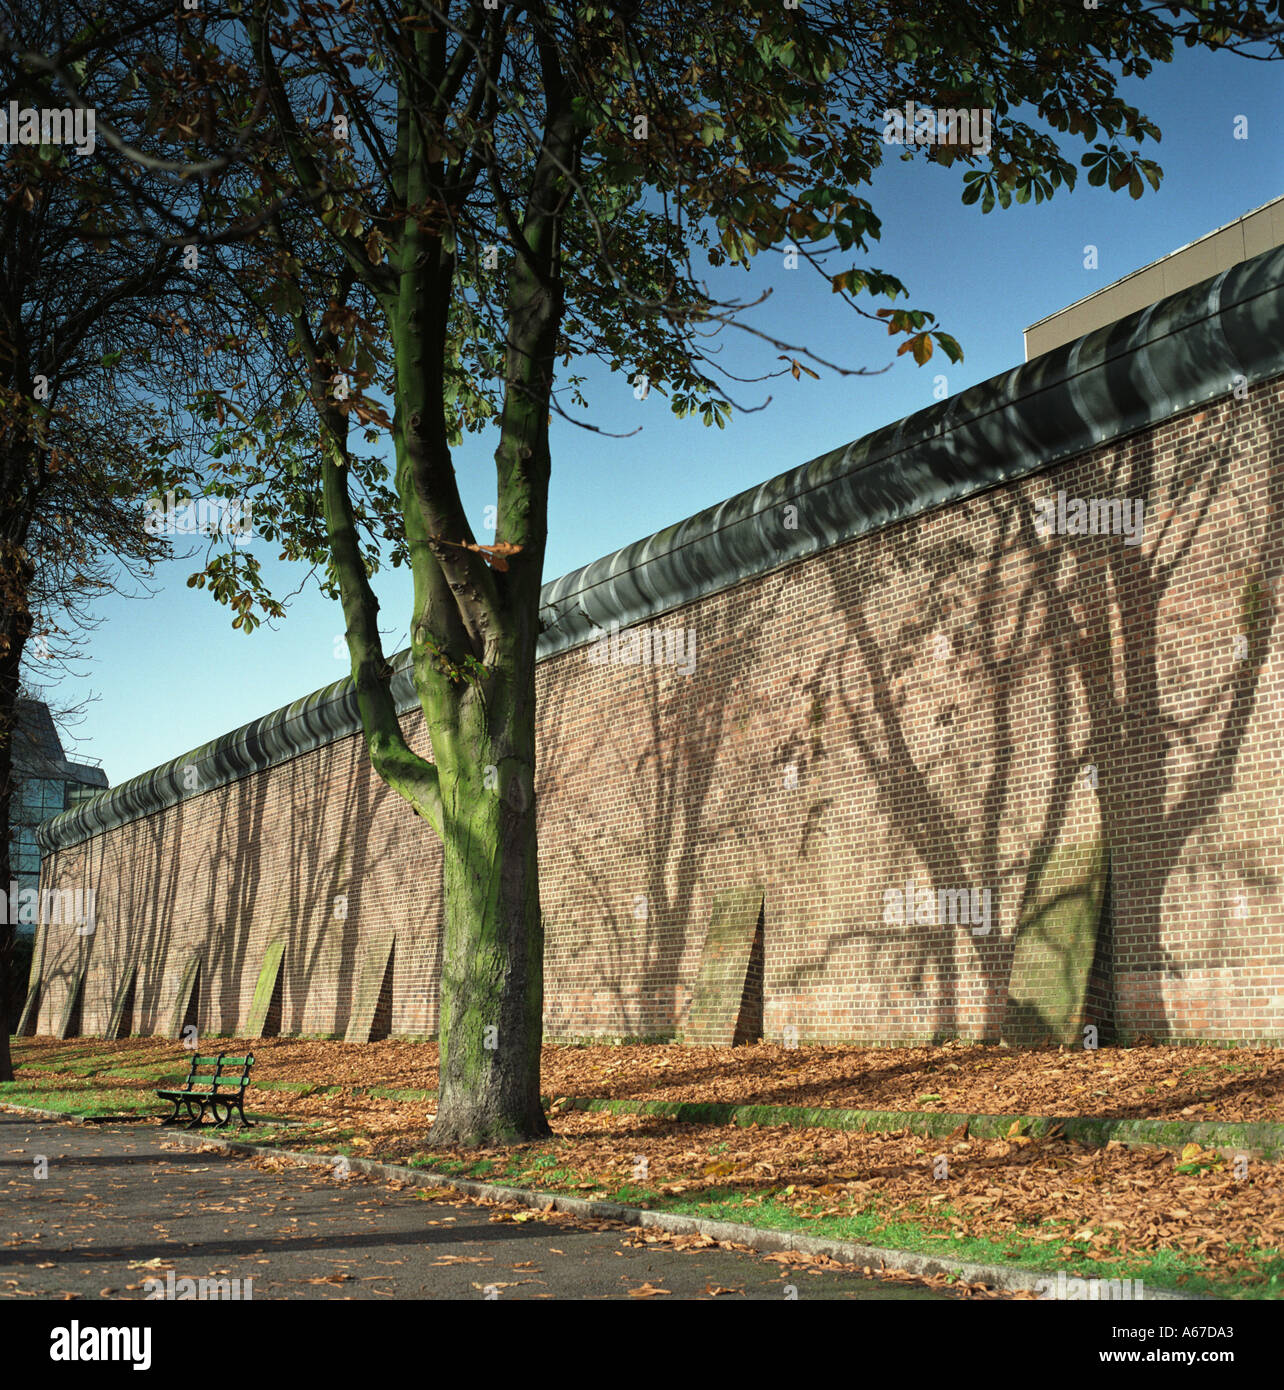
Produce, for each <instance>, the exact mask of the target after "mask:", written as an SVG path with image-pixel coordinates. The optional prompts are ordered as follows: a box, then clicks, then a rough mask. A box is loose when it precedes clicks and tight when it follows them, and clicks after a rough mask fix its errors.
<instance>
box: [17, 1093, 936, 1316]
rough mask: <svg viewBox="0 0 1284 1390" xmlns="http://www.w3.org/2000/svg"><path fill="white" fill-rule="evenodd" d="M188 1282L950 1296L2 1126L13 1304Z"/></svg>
mask: <svg viewBox="0 0 1284 1390" xmlns="http://www.w3.org/2000/svg"><path fill="white" fill-rule="evenodd" d="M41 1159H43V1160H44V1163H41V1162H40V1160H41ZM41 1172H43V1173H44V1176H38V1174H39V1173H41ZM518 1215H520V1216H521V1217H522V1218H523V1219H521V1220H514V1219H513V1218H514V1216H518ZM495 1218H499V1219H495ZM635 1242H637V1243H635ZM170 1271H172V1273H173V1277H174V1280H175V1285H174V1287H175V1290H176V1292H178V1293H179V1294H181V1293H182V1292H183V1291H184V1290H185V1289H186V1288H188V1286H185V1285H182V1284H179V1283H178V1282H177V1281H178V1280H181V1279H192V1280H199V1279H202V1278H204V1279H237V1280H240V1281H242V1283H241V1286H240V1287H241V1288H242V1289H244V1287H245V1281H246V1280H251V1279H252V1280H253V1285H252V1297H253V1298H255V1299H276V1298H298V1299H318V1298H334V1299H352V1298H359V1299H395V1298H411V1299H428V1298H431V1299H438V1298H450V1299H482V1298H487V1297H489V1298H502V1299H509V1298H519V1299H529V1298H585V1299H611V1298H637V1297H639V1296H640V1297H656V1298H664V1297H665V1294H664V1293H659V1292H656V1293H654V1294H651V1293H650V1292H648V1289H650V1290H657V1291H658V1290H665V1291H667V1295H668V1296H669V1297H672V1298H711V1297H719V1298H721V1299H723V1300H727V1299H738V1298H756V1299H783V1298H789V1297H797V1298H799V1299H898V1300H905V1299H941V1298H949V1297H950V1296H949V1295H942V1294H937V1293H935V1292H933V1291H932V1290H930V1289H927V1288H925V1287H923V1286H921V1285H913V1284H906V1283H900V1282H893V1281H892V1280H884V1279H878V1278H874V1279H869V1278H858V1277H854V1276H851V1275H847V1274H844V1273H841V1272H833V1271H828V1270H826V1271H822V1272H819V1273H814V1272H811V1271H809V1270H806V1269H799V1268H792V1269H791V1268H789V1267H788V1266H785V1265H782V1264H780V1263H776V1262H772V1261H770V1260H766V1259H764V1258H762V1257H760V1256H756V1255H752V1254H742V1253H739V1252H737V1251H734V1250H723V1249H719V1248H711V1249H684V1250H675V1249H673V1248H665V1247H663V1246H656V1245H649V1246H648V1245H646V1244H645V1243H642V1242H641V1237H640V1235H639V1234H638V1233H637V1232H636V1231H631V1230H623V1229H621V1228H620V1227H618V1226H609V1225H608V1224H607V1223H604V1222H586V1221H580V1220H577V1219H575V1218H572V1217H568V1216H566V1215H564V1214H562V1213H556V1212H554V1213H547V1214H545V1213H531V1214H529V1215H528V1214H527V1213H525V1212H520V1213H514V1212H512V1211H508V1210H504V1211H500V1210H497V1208H495V1207H494V1206H487V1205H480V1204H476V1203H472V1202H468V1201H463V1200H460V1199H457V1198H453V1197H452V1198H450V1199H446V1200H443V1199H441V1198H439V1197H435V1196H434V1197H432V1198H431V1199H429V1200H425V1198H424V1196H423V1195H422V1189H416V1188H414V1187H405V1188H400V1189H399V1188H397V1187H395V1186H390V1185H389V1184H388V1183H386V1182H383V1181H381V1180H378V1179H367V1178H363V1177H359V1176H356V1175H354V1176H352V1177H349V1178H347V1179H346V1180H342V1179H340V1178H338V1177H336V1176H335V1175H334V1174H332V1173H330V1172H323V1171H321V1170H318V1169H305V1168H297V1167H293V1168H288V1169H283V1170H281V1171H274V1170H273V1169H272V1168H271V1167H270V1166H264V1164H263V1162H262V1161H257V1162H256V1161H251V1160H248V1159H246V1158H238V1157H235V1156H232V1155H229V1154H227V1153H224V1152H222V1151H219V1150H215V1149H212V1148H211V1149H205V1150H200V1149H194V1148H186V1147H183V1146H182V1145H179V1144H174V1143H173V1142H172V1141H170V1140H169V1138H168V1136H167V1134H166V1132H165V1131H164V1130H161V1129H159V1128H158V1127H157V1126H156V1125H154V1124H152V1123H150V1122H149V1123H146V1124H141V1123H140V1124H118V1125H79V1124H73V1123H64V1122H58V1121H47V1120H37V1119H34V1118H32V1117H30V1116H25V1115H13V1114H6V1113H4V1112H2V1111H0V1297H3V1298H4V1299H6V1300H8V1299H16V1300H18V1301H20V1302H21V1301H25V1299H27V1298H33V1297H34V1298H39V1299H54V1298H64V1297H66V1296H67V1295H69V1294H70V1295H72V1296H76V1297H79V1298H84V1299H143V1298H147V1297H148V1296H149V1294H154V1293H155V1291H156V1287H157V1286H148V1285H147V1284H146V1283H145V1281H146V1280H148V1279H154V1280H166V1281H168V1277H169V1273H170ZM215 1287H217V1286H215ZM635 1290H641V1291H642V1293H641V1294H639V1293H636V1292H634V1291H635ZM713 1290H721V1291H723V1292H720V1293H717V1294H715V1293H713V1292H712V1291H713ZM726 1291H731V1292H726ZM791 1291H792V1292H791Z"/></svg>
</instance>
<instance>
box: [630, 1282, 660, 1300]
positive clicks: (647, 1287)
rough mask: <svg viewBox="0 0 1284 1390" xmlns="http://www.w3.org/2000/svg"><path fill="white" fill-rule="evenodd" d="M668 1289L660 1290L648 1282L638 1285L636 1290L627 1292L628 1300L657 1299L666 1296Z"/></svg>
mask: <svg viewBox="0 0 1284 1390" xmlns="http://www.w3.org/2000/svg"><path fill="white" fill-rule="evenodd" d="M668 1292H669V1290H668V1289H662V1288H660V1287H659V1285H657V1284H653V1283H651V1282H650V1280H648V1281H647V1282H646V1283H645V1284H641V1285H639V1286H638V1287H637V1288H636V1289H630V1290H629V1297H630V1298H657V1297H659V1295H661V1294H667V1293H668Z"/></svg>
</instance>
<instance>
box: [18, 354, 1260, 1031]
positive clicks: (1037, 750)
mask: <svg viewBox="0 0 1284 1390" xmlns="http://www.w3.org/2000/svg"><path fill="white" fill-rule="evenodd" d="M1282 421H1284V381H1282V380H1281V379H1276V380H1274V381H1272V382H1267V383H1264V384H1262V385H1260V386H1257V387H1255V388H1253V389H1252V390H1251V391H1250V392H1249V394H1248V397H1247V399H1246V400H1235V399H1233V398H1232V397H1227V398H1224V399H1223V400H1222V401H1220V402H1218V403H1216V404H1215V405H1212V406H1209V407H1203V408H1199V409H1197V410H1193V411H1188V412H1186V413H1184V414H1182V415H1180V416H1177V417H1174V418H1173V419H1171V420H1169V421H1168V422H1166V423H1165V424H1164V425H1163V426H1162V427H1160V428H1158V429H1155V430H1151V431H1147V432H1144V433H1141V434H1138V435H1134V436H1132V437H1130V438H1128V439H1126V440H1124V441H1122V442H1119V443H1116V444H1113V445H1110V446H1108V447H1103V448H1101V449H1098V450H1095V451H1093V452H1092V453H1090V454H1087V455H1084V456H1081V457H1079V458H1077V459H1074V460H1071V461H1069V462H1067V463H1065V464H1061V465H1058V466H1056V467H1054V468H1052V469H1050V470H1048V471H1046V472H1044V473H1042V474H1040V475H1038V476H1036V477H1032V478H1025V479H1022V480H1020V481H1018V482H1016V483H1014V484H1011V485H1008V486H1006V487H1003V488H999V489H995V490H992V491H990V492H988V493H985V494H982V495H980V496H977V497H973V498H971V499H969V500H966V501H963V502H961V503H957V504H955V505H953V506H950V507H947V508H943V509H940V510H937V511H933V512H929V513H925V514H923V515H920V516H917V517H914V518H911V519H909V520H906V521H904V522H900V523H897V524H895V525H892V526H889V527H887V528H885V529H883V530H880V531H878V532H875V533H873V534H872V535H869V536H865V537H862V538H860V539H858V540H855V541H852V542H849V543H847V544H845V545H843V546H841V547H838V548H835V549H832V550H830V551H827V552H825V553H823V554H821V555H819V556H817V557H814V558H812V559H809V560H806V561H802V562H798V563H794V564H791V565H789V566H787V567H785V568H782V569H780V570H778V571H775V572H774V573H771V574H768V575H765V576H761V577H759V578H757V579H754V580H751V581H748V582H745V583H743V584H741V585H739V586H738V587H736V588H734V589H732V590H728V591H725V592H723V593H719V594H715V595H713V596H711V597H708V598H705V599H703V600H701V601H699V602H697V603H694V604H691V605H688V606H687V607H685V608H683V609H680V610H677V611H675V612H672V613H669V614H666V615H662V616H658V617H655V618H652V619H650V620H649V621H648V623H647V624H645V626H648V627H651V628H661V629H672V628H677V627H681V628H684V629H692V630H694V632H695V634H696V644H697V645H696V668H695V671H694V673H693V674H690V675H683V674H680V673H679V672H677V671H675V670H672V669H656V668H654V667H649V668H648V667H639V666H634V667H624V666H618V665H595V664H592V663H591V662H590V659H589V649H587V648H580V649H577V650H574V651H570V652H566V653H562V654H560V655H558V656H555V657H553V658H551V659H549V660H547V661H545V662H543V663H542V664H541V667H540V672H539V693H540V699H541V723H540V731H541V742H540V757H541V766H540V768H539V772H538V782H537V790H538V795H539V801H540V815H541V821H540V824H541V870H542V887H541V893H542V901H543V906H544V911H545V915H546V918H547V924H548V936H547V940H548V952H547V983H546V1007H547V1021H548V1029H549V1034H550V1036H553V1037H559V1036H561V1037H565V1036H572V1035H584V1034H605V1035H617V1036H618V1035H624V1036H648V1035H664V1036H668V1035H671V1034H672V1032H673V1031H674V1028H675V1026H676V1024H677V1023H678V1021H679V1020H680V1018H681V1016H682V1013H683V1010H684V1009H685V1007H686V1006H687V1004H688V1002H689V998H690V992H691V987H692V984H693V981H694V979H695V977H696V974H697V971H698V966H699V956H700V949H701V945H702V940H703V934H704V930H705V927H706V924H707V922H708V919H709V912H710V908H711V904H712V900H713V897H714V895H715V894H716V893H718V892H720V891H722V890H725V889H730V888H735V887H738V886H742V885H748V884H754V883H760V884H761V885H762V886H763V888H764V889H765V893H766V908H765V977H764V1006H765V1007H764V1018H765V1023H764V1026H765V1034H766V1036H767V1037H769V1038H780V1037H781V1036H782V1033H783V1030H785V1029H786V1028H788V1027H790V1026H792V1027H793V1028H795V1029H797V1034H798V1036H799V1037H800V1038H802V1039H808V1038H816V1039H852V1040H861V1041H864V1042H886V1043H897V1042H908V1041H911V1040H921V1039H932V1038H943V1037H949V1036H962V1037H967V1038H977V1039H981V1038H986V1039H995V1038H997V1037H998V1036H999V1035H1000V1031H1001V1029H1002V1024H1003V1017H1004V1011H1005V1007H1006V1004H1007V988H1008V977H1009V972H1010V969H1011V965H1012V958H1013V943H1014V933H1015V930H1016V925H1017V922H1018V919H1019V918H1020V917H1021V905H1022V899H1023V895H1025V894H1026V893H1027V891H1028V889H1029V886H1030V884H1031V882H1032V881H1034V879H1035V877H1036V875H1037V871H1038V869H1039V867H1040V866H1041V865H1042V864H1043V863H1044V861H1045V859H1046V858H1047V856H1048V855H1049V854H1054V853H1057V852H1059V851H1060V850H1061V849H1063V848H1066V847H1069V848H1071V849H1073V848H1074V847H1076V846H1082V845H1084V844H1088V843H1091V842H1092V841H1093V840H1094V839H1095V838H1096V837H1098V836H1102V835H1104V837H1105V840H1106V842H1107V844H1108V846H1109V850H1110V862H1111V893H1110V904H1109V922H1110V940H1109V942H1108V950H1106V951H1105V952H1104V953H1099V958H1098V969H1097V971H1096V972H1094V976H1093V981H1092V985H1091V989H1090V993H1091V996H1092V998H1093V1001H1094V1010H1096V1011H1097V1012H1098V1013H1099V1014H1100V1015H1101V1016H1102V1017H1104V1018H1107V1019H1108V1020H1109V1021H1110V1022H1112V1023H1113V1025H1114V1026H1115V1027H1117V1029H1118V1030H1119V1033H1120V1034H1121V1035H1122V1036H1124V1037H1135V1036H1137V1035H1140V1034H1148V1035H1150V1036H1153V1037H1156V1038H1161V1037H1169V1038H1210V1039H1272V1040H1276V1041H1279V1040H1281V1035H1282V1034H1284V1024H1282V1022H1281V1020H1282V1019H1284V1007H1281V1006H1282V1004H1284V898H1282V896H1281V894H1282V892H1284V888H1282V886H1281V885H1284V837H1281V835H1280V814H1281V813H1280V809H1279V808H1280V787H1281V748H1282V746H1284V744H1282V740H1281V711H1282V710H1284V700H1282V699H1281V693H1282V692H1281V688H1280V685H1281V665H1282V663H1281V660H1280V656H1279V653H1278V644H1279V633H1278V631H1277V629H1276V624H1275V602H1276V597H1277V593H1276V588H1275V578H1276V576H1278V575H1280V574H1281V573H1284V554H1282V550H1284V540H1282V539H1281V536H1282V534H1284V533H1282V532H1281V527H1280V516H1281V504H1282V503H1284V467H1282V463H1284V460H1282V459H1281V445H1280V426H1281V422H1282ZM1058 489H1063V490H1064V491H1065V492H1066V493H1067V494H1068V495H1069V496H1070V497H1080V498H1115V497H1118V498H1143V499H1145V501H1146V504H1147V507H1146V517H1145V530H1144V541H1143V544H1142V545H1140V546H1137V547H1133V546H1130V545H1127V544H1126V543H1125V540H1124V539H1123V538H1122V537H1120V536H1110V535H1102V536H1078V537H1072V536H1054V537H1050V538H1041V537H1040V536H1038V535H1037V534H1036V532H1035V528H1034V522H1035V516H1036V513H1035V508H1034V501H1035V499H1037V498H1041V497H1046V496H1052V495H1055V494H1056V492H1057V491H1058ZM802 505H805V502H804V503H803V504H802ZM1237 639H1239V640H1237ZM405 726H406V728H407V731H408V733H409V735H410V737H411V738H412V740H413V741H414V742H415V744H416V746H419V747H421V748H422V747H424V746H425V741H424V739H423V734H422V721H421V719H420V717H419V716H418V714H414V715H411V716H408V717H407V719H406V721H405ZM1089 766H1091V767H1093V768H1095V769H1096V775H1095V781H1096V785H1095V787H1094V786H1093V785H1092V780H1093V779H1092V775H1091V774H1090V773H1088V772H1086V771H1085V769H1086V768H1087V767H1089ZM440 862H441V861H440V853H439V850H438V847H437V845H436V844H435V843H434V841H433V839H432V837H431V835H430V834H429V833H428V832H427V831H426V829H425V827H424V826H423V824H422V822H420V821H418V820H417V819H416V818H415V817H414V815H413V814H412V813H411V812H410V811H409V809H408V808H407V807H406V806H405V805H404V803H402V802H401V800H400V799H399V798H398V797H396V796H395V795H393V794H391V793H389V792H388V791H387V790H386V789H385V788H384V787H383V786H382V784H381V783H380V782H379V781H378V779H377V778H375V777H374V776H373V775H372V773H371V771H370V768H369V764H368V761H367V759H366V757H365V755H364V751H363V749H362V747H361V743H360V739H359V737H352V738H348V739H344V740H342V741H340V742H337V743H334V744H331V745H330V746H329V747H327V748H324V749H322V750H319V751H318V752H314V753H310V754H307V755H304V756H301V757H299V758H297V759H295V760H294V761H292V762H290V763H287V764H284V765H281V766H278V767H275V768H272V769H271V770H269V771H268V772H266V773H264V774H261V775H258V776H254V777H251V778H247V779H245V780H243V781H242V782H240V783H237V784H236V785H235V786H233V787H230V788H224V789H222V790H219V791H214V792H211V793H208V794H205V795H194V796H193V797H192V798H191V799H189V800H188V801H187V802H186V803H184V804H183V805H182V806H180V807H176V808H174V809H172V810H170V811H167V812H164V813H161V814H158V815H153V816H150V817H147V818H144V819H142V820H139V821H136V822H133V823H131V824H130V825H127V826H125V827H122V828H121V829H119V830H114V831H110V832H108V833H106V834H104V835H100V836H98V837H96V838H95V839H93V840H91V841H88V842H86V843H84V844H81V845H77V846H74V847H72V848H70V849H68V850H64V851H62V852H60V853H59V854H57V855H54V856H51V857H50V858H49V859H48V860H46V863H45V874H46V884H48V883H50V882H56V883H58V884H59V885H63V886H72V885H74V884H76V883H79V882H83V881H85V880H88V881H89V882H92V883H93V884H94V885H95V886H96V888H97V893H98V898H97V909H98V919H99V925H98V929H97V931H96V932H95V934H94V935H93V936H92V937H86V938H77V937H75V936H74V935H73V934H72V933H71V932H69V931H67V930H66V929H59V928H56V927H55V928H53V929H51V930H50V931H49V932H48V933H47V938H46V967H45V976H46V989H45V992H44V995H43V997H42V1002H41V1008H40V1015H39V1025H38V1026H39V1031H41V1032H48V1031H51V1030H52V1029H53V1028H54V1027H56V1026H57V1023H58V1021H59V1020H60V1019H61V1017H62V1010H63V1008H64V1007H65V1003H66V998H65V994H66V988H67V984H66V981H67V980H68V979H69V978H70V976H71V974H72V972H73V970H74V968H75V964H76V961H77V960H78V959H80V958H81V956H83V953H84V952H85V951H86V950H87V951H88V961H89V970H88V975H87V984H86V994H85V999H84V1008H83V1027H84V1031H85V1032H87V1033H92V1032H96V1031H99V1030H101V1029H102V1028H103V1026H104V1025H105V1023H106V1020H107V1016H108V1014H109V1013H110V1007H111V998H112V995H113V993H114V991H115V990H116V989H117V988H118V987H119V985H120V983H121V981H122V979H123V977H124V972H125V970H126V968H127V965H128V964H129V963H130V962H135V963H136V964H137V965H138V967H139V969H140V976H139V988H138V994H137V1002H136V1008H135V1018H134V1027H135V1030H136V1031H151V1030H153V1029H160V1028H163V1027H165V1026H166V1024H167V1023H168V1019H169V1013H170V1011H171V1009H172V1006H173V999H174V992H175V990H176V988H177V983H178V977H179V976H180V975H181V973H182V970H183V966H184V964H185V962H186V960H187V959H188V958H189V956H190V954H191V953H192V952H193V951H199V952H200V953H201V955H202V960H203V962H204V964H203V968H202V977H201V991H202V996H201V1018H202V1027H203V1029H204V1030H205V1031H212V1030H217V1031H223V1032H232V1031H235V1030H236V1028H237V1027H238V1025H243V1023H244V1020H245V1018H246V1016H247V1014H248V1011H249V1005H250V1000H251V997H252V995H253V992H254V986H255V982H256V978H257V975H258V970H259V966H260V963H261V961H262V957H263V953H264V950H265V949H266V946H267V944H268V942H269V941H270V940H271V939H273V937H274V936H276V935H277V934H279V933H283V934H285V935H286V937H287V941H288V944H287V947H286V953H285V966H284V969H285V971H286V972H287V973H286V978H285V985H284V1006H283V1015H282V1024H281V1026H282V1031H283V1032H286V1033H291V1032H298V1033H305V1034H310V1033H321V1034H336V1033H337V1034H342V1032H343V1030H344V1028H345V1025H346V1021H347V1011H348V1007H349V1003H350V1000H351V997H352V993H353V990H354V989H355V981H356V974H357V971H358V970H359V968H360V951H361V947H362V943H363V941H364V940H367V939H371V938H373V936H375V935H376V934H381V933H385V932H387V931H390V930H395V932H396V935H397V949H396V964H395V978H394V999H393V1020H392V1028H393V1031H394V1032H395V1033H399V1034H424V1033H430V1032H432V1031H433V1029H434V1028H435V1025H436V1019H437V993H436V991H437V986H436V974H437V966H438V961H439V955H438V949H439V948H438V929H439V924H440V919H441V913H440V904H439V889H440ZM907 879H913V880H915V882H916V883H917V884H918V885H919V886H927V885H929V884H930V885H931V887H932V888H933V890H935V889H938V888H948V889H962V888H968V889H973V888H974V889H977V890H984V889H989V890H990V893H991V902H992V924H991V928H990V931H989V932H988V934H980V933H977V932H974V931H973V930H971V929H970V928H969V927H966V926H959V925H955V926H950V925H947V926H943V927H942V926H934V925H917V924H914V925H909V926H904V925H899V924H895V923H889V922H887V921H885V920H884V918H885V897H884V894H885V892H886V890H888V889H889V888H895V887H898V886H901V885H903V884H904V883H905V881H906V880H907ZM345 893H346V895H347V914H346V917H341V916H339V915H338V914H337V913H336V910H335V905H334V904H335V899H336V898H337V897H338V896H339V895H341V894H345ZM1103 969H1104V974H1103Z"/></svg>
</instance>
